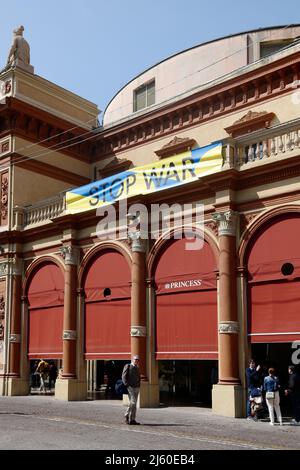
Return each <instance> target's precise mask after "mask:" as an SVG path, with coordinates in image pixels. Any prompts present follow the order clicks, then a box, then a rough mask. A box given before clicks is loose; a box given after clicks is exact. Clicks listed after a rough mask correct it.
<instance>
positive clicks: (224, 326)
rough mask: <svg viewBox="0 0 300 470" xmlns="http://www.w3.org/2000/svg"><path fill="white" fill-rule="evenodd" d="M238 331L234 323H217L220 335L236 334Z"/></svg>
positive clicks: (236, 324)
mask: <svg viewBox="0 0 300 470" xmlns="http://www.w3.org/2000/svg"><path fill="white" fill-rule="evenodd" d="M239 330H240V328H239V324H238V322H236V321H226V322H225V321H224V322H220V323H219V333H220V334H225V333H227V334H238V332H239Z"/></svg>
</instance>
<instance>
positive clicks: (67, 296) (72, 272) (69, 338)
mask: <svg viewBox="0 0 300 470" xmlns="http://www.w3.org/2000/svg"><path fill="white" fill-rule="evenodd" d="M61 254H62V256H63V258H64V260H65V293H64V324H63V362H62V369H63V370H62V374H61V378H59V379H57V381H56V384H55V398H57V399H59V400H66V401H75V400H84V399H86V397H87V383H86V379H84V380H81V379H82V378H81V377H79V378H78V374H77V360H76V358H77V348H78V347H79V345H78V341H77V266H78V262H79V250H78V248H76V247H74V246H71V245H70V246H64V247H63V248H62V249H61ZM79 349H80V348H79Z"/></svg>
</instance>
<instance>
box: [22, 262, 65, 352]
mask: <svg viewBox="0 0 300 470" xmlns="http://www.w3.org/2000/svg"><path fill="white" fill-rule="evenodd" d="M27 296H28V304H29V312H28V313H29V335H28V357H29V358H31V359H37V358H45V359H46V358H48V359H50V358H52V359H60V358H62V354H63V340H62V335H63V315H64V305H63V304H64V276H63V273H62V271H61V269H60V268H59V267H58V266H57V265H56V264H53V263H45V264H43V265H42V266H41V267H40V268H39V269H38V270H37V271H36V272H35V273H34V275H33V277H32V279H31V281H30V285H29V287H28V293H27Z"/></svg>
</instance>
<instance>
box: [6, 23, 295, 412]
mask: <svg viewBox="0 0 300 470" xmlns="http://www.w3.org/2000/svg"><path fill="white" fill-rule="evenodd" d="M299 35H300V26H298V25H295V26H290V27H286V28H284V27H276V28H269V29H265V30H263V29H260V30H258V31H250V32H246V33H242V34H237V35H234V36H231V37H228V38H223V39H219V40H216V41H212V42H210V43H207V44H203V45H200V46H197V47H195V48H193V49H190V50H188V51H184V52H182V53H180V54H177V55H176V56H173V57H171V58H169V59H167V60H165V61H163V62H161V63H160V64H157V65H155V66H154V67H152V68H150V69H148V70H147V71H145V72H144V73H142V74H140V75H139V76H138V77H137V78H135V79H133V80H132V81H131V82H130V83H128V85H126V86H125V87H124V88H123V89H122V90H120V92H119V93H117V95H116V96H115V97H114V98H113V99H112V100H111V102H110V103H109V105H108V107H107V109H106V111H105V113H104V117H103V125H101V126H100V125H98V121H97V118H98V114H99V109H98V108H97V106H96V105H95V104H93V103H90V102H89V101H87V100H84V99H83V98H81V97H79V96H76V95H74V94H73V93H70V92H69V91H67V90H64V89H62V88H61V87H58V86H57V85H55V84H53V83H50V82H48V81H47V80H45V79H43V78H41V77H39V76H38V75H36V74H34V70H33V67H32V66H31V64H30V59H29V57H28V56H22V55H19V56H18V54H17V52H18V48H17V49H16V52H14V55H13V58H12V59H11V60H9V61H8V64H7V66H6V67H5V68H4V69H3V70H2V72H1V73H0V80H1V85H2V100H1V104H0V158H1V222H0V238H1V242H0V245H1V248H0V290H1V292H0V295H1V332H0V333H1V337H0V393H1V394H2V395H22V394H28V393H29V391H30V374H29V371H30V361H33V360H35V359H38V358H41V357H43V358H46V359H50V360H51V359H52V360H55V361H58V363H59V365H61V366H62V374H61V377H60V378H59V379H58V380H57V382H56V387H55V396H56V398H59V399H64V400H81V399H84V398H86V396H87V390H88V388H96V387H97V386H99V384H101V381H102V378H101V374H102V373H103V368H104V366H105V365H107V363H108V361H113V364H115V366H117V367H119V370H120V368H121V366H122V365H123V364H124V361H128V360H129V359H130V357H131V354H139V355H140V356H141V367H142V376H143V380H142V385H141V394H140V406H143V407H147V406H158V405H159V402H160V401H161V400H168V399H169V400H170V402H172V400H173V402H174V400H180V399H182V400H187V399H191V400H192V402H193V403H204V404H210V405H211V406H212V408H213V411H214V412H216V413H218V414H223V415H227V416H235V417H241V416H244V415H245V411H246V410H245V401H246V383H245V368H246V366H247V361H248V359H249V357H251V356H254V357H255V358H257V360H259V361H263V362H265V363H266V364H267V363H271V364H272V365H274V364H275V365H276V366H277V368H279V369H280V370H281V368H282V370H283V369H284V368H285V367H287V365H288V363H290V362H291V354H292V353H293V351H294V350H293V343H294V342H295V341H297V340H300V315H299V307H300V249H299V243H298V240H299V236H300V182H299V175H300V151H299V146H300V137H299V131H300V120H299V109H300V107H299V106H300V98H299V97H300V95H299V92H298V91H297V90H298V86H299V83H300V82H299V80H300V43H299V42H298V40H297V37H298V36H299ZM16 36H18V37H19V38H23V36H22V31H21V32H20V31H18V32H17V33H16ZM25 42H26V41H25ZM22 44H23V43H22V41H21V43H18V47H19V52H20V50H21V48H22ZM23 45H24V44H23ZM203 149H204V150H203ZM212 149H214V151H215V152H217V154H213V153H212ZM216 149H217V150H216ZM199 155H200V156H199ZM197 156H198V157H197ZM197 158H198V160H197ZM187 160H188V161H189V164H190V165H192V166H186V167H183V166H184V165H185V164H186V162H187ZM178 162H179V163H178ZM176 165H179V167H177V166H176ZM193 165H195V166H193ZM198 165H199V166H198ZM140 167H141V169H140ZM177 168H178V171H177ZM198 168H199V171H200V173H199V174H198V173H197V171H198ZM205 169H206V170H205ZM147 171H150V177H151V178H150V180H149V181H150V182H149V181H148V183H149V184H148V186H147V185H146V186H147V189H148V191H141V190H139V188H140V186H138V181H139V180H138V176H133V175H139V174H142V173H143V174H144V176H145V172H146V173H147ZM179 172H181V173H180V174H181V181H179V179H180V178H179ZM120 175H121V176H120ZM124 175H125V176H126V177H127V179H126V181H127V183H124V181H125V180H123V179H122V178H124ZM130 176H131V178H132V179H131V180H130V179H129V177H130ZM162 178H164V184H165V186H163V187H162V183H161V181H162ZM183 180H184V181H183ZM110 182H112V186H111V187H109V186H107V184H109V183H110ZM126 184H127V186H126ZM135 185H136V186H137V191H135V192H131V191H132V190H133V189H134V187H135ZM82 188H83V189H82ZM105 191H106V192H105ZM122 191H123V192H124V194H123V196H124V195H125V194H126V195H127V198H126V200H127V204H128V206H129V211H127V212H124V211H123V212H122V210H121V206H120V204H119V203H120V201H121V199H122V198H123V196H122V197H121V193H122ZM104 194H105V197H106V196H107V195H108V196H109V197H106V200H105V199H104ZM104 202H105V204H104ZM154 204H156V205H157V204H160V205H161V204H165V206H166V205H168V207H170V206H171V205H174V204H177V207H178V205H179V206H180V207H184V211H185V212H188V214H186V215H189V222H188V223H187V224H186V226H185V219H184V218H182V219H180V220H179V221H178V217H176V215H175V214H174V213H173V212H172V211H171V220H170V225H169V227H168V229H167V231H165V233H164V234H161V233H159V234H158V235H157V234H156V236H153V231H152V232H151V230H150V227H149V224H148V225H147V226H146V228H145V226H144V227H143V235H145V232H147V233H146V236H142V230H141V229H140V227H139V226H137V225H135V227H134V229H133V230H132V231H130V233H129V234H128V233H127V232H126V231H125V232H124V227H127V225H128V222H130V220H128V219H130V218H131V217H132V220H137V212H138V211H140V208H141V207H146V208H147V210H149V211H150V210H151V208H152V207H153V205H154ZM196 205H198V206H201V208H202V209H203V223H202V229H201V230H198V226H197V223H196V222H197V213H196ZM100 206H101V207H102V208H104V209H106V210H108V208H109V207H110V208H112V207H113V208H114V209H115V211H116V214H117V220H118V227H117V231H116V233H115V235H114V236H111V237H109V238H107V239H102V238H101V237H100V236H99V225H98V224H99V222H101V221H103V217H104V216H105V214H104V213H103V212H102V213H99V211H98V210H97V209H99V207H100ZM128 212H129V215H128ZM185 212H184V214H185ZM139 222H141V217H139ZM109 228H110V227H109V226H108V229H109ZM183 229H185V236H184V237H182V236H179V234H181V235H182V232H183ZM150 232H151V233H150ZM190 232H191V233H192V232H193V233H194V234H195V233H197V236H198V238H199V239H200V238H201V236H202V235H203V234H204V235H203V238H204V240H203V243H202V245H201V249H198V250H193V249H192V250H189V249H187V240H188V236H189V233H190ZM198 232H199V233H198ZM200 232H201V233H200ZM124 233H125V235H124ZM166 233H167V235H168V236H166ZM217 364H218V367H217ZM216 369H218V374H217V375H216Z"/></svg>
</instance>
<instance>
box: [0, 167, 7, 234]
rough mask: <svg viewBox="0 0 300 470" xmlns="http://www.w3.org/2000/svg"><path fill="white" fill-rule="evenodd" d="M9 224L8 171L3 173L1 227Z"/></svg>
mask: <svg viewBox="0 0 300 470" xmlns="http://www.w3.org/2000/svg"><path fill="white" fill-rule="evenodd" d="M7 223H8V171H3V172H2V173H1V226H4V225H7Z"/></svg>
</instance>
